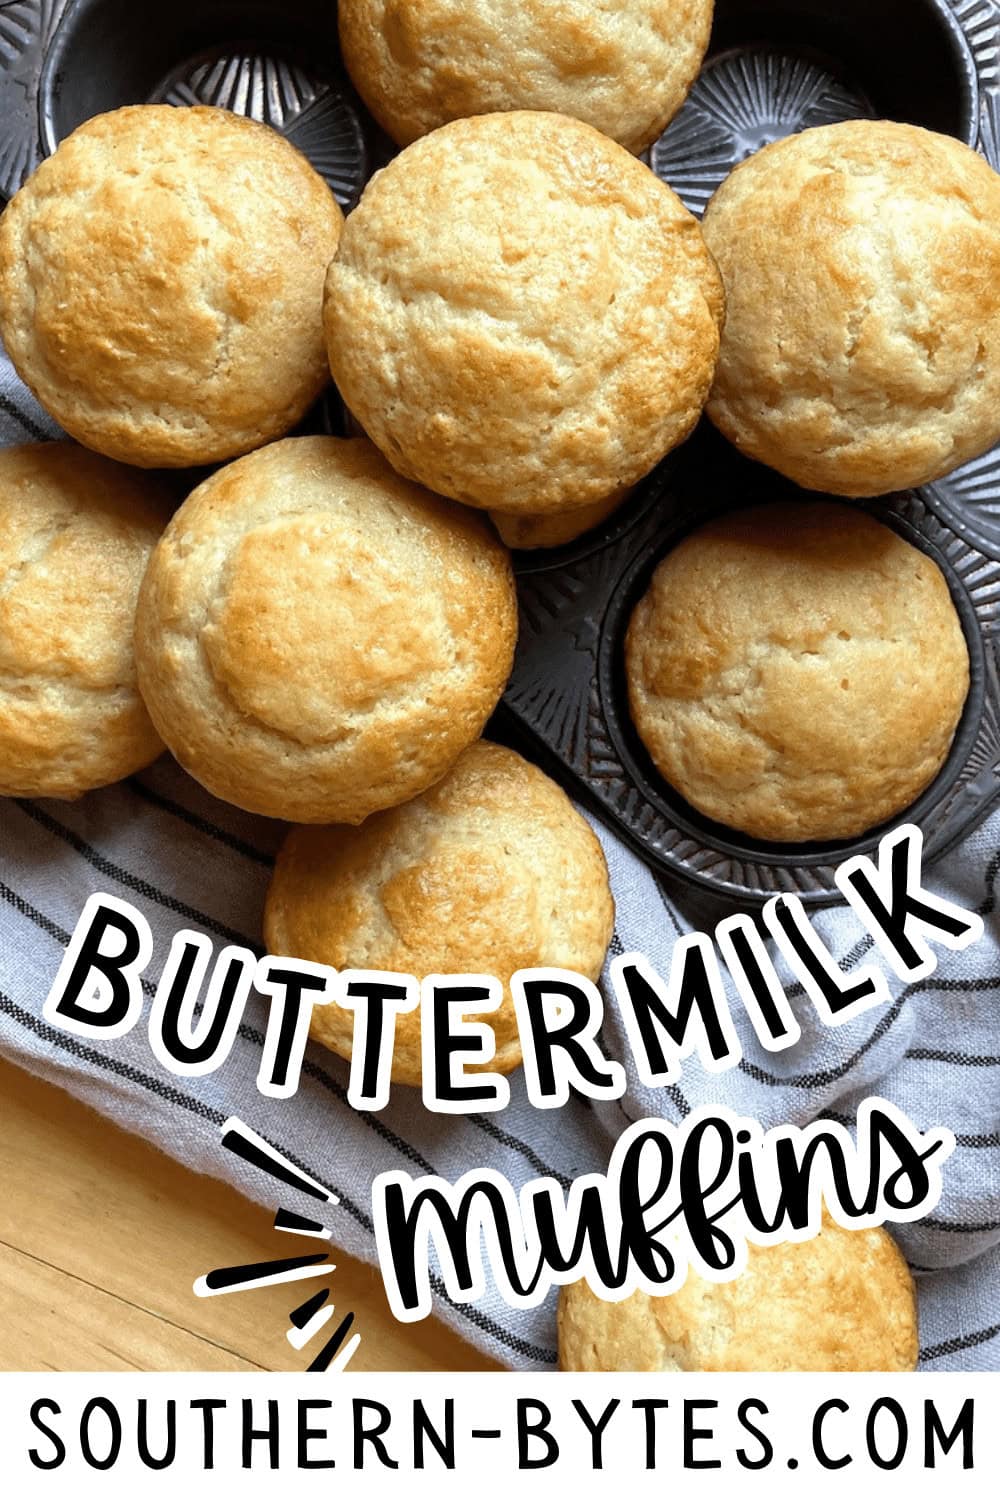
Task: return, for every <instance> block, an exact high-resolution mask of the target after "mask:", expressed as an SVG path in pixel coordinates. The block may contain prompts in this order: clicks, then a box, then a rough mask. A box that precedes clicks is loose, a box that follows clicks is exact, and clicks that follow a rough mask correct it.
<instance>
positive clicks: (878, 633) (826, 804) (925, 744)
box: [625, 500, 969, 841]
mask: <svg viewBox="0 0 1000 1500" xmlns="http://www.w3.org/2000/svg"><path fill="white" fill-rule="evenodd" d="M625 656H626V671H627V676H628V687H629V701H630V705H631V710H632V718H633V720H634V722H635V725H636V728H637V729H638V731H639V734H640V736H641V738H642V740H643V742H644V744H645V746H646V749H647V750H648V751H649V753H650V755H651V757H652V759H653V761H654V762H655V764H656V766H657V767H658V768H659V770H660V772H661V773H662V774H663V776H665V777H666V779H667V781H669V782H670V783H671V784H672V785H673V786H674V787H676V788H677V790H678V791H679V792H680V793H681V794H682V795H683V796H684V797H686V798H687V800H688V801H689V802H690V803H691V804H692V806H694V807H696V808H698V809H699V811H701V812H703V813H705V814H706V815H707V816H708V817H710V818H714V819H716V821H718V822H720V823H726V824H728V825H729V826H730V827H732V828H738V829H741V830H742V831H743V832H744V833H749V834H752V835H753V836H754V837H756V838H762V839H776V840H779V841H780V840H788V841H801V840H810V839H816V840H820V839H845V838H850V837H852V836H854V835H857V834H860V833H863V832H864V831H865V830H866V829H869V828H874V827H876V826H877V825H878V824H879V823H883V822H885V821H886V820H887V819H889V818H891V817H893V816H894V815H895V814H896V813H899V812H901V811H902V810H903V809H904V808H906V807H908V806H909V805H910V803H911V802H913V800H914V799H915V798H916V797H917V796H918V795H919V794H920V793H921V792H922V791H923V790H924V788H925V787H926V786H927V785H928V784H929V783H930V782H931V781H932V780H933V779H934V777H935V776H936V775H937V773H938V771H939V770H940V769H941V766H942V765H943V764H944V761H945V759H946V757H947V755H948V750H949V747H950V746H951V742H952V739H953V737H954V734H955V729H956V726H957V725H958V721H959V719H960V717H961V713H962V707H963V705H964V703H965V698H966V694H967V692H968V688H969V654H968V648H967V646H966V642H965V636H964V634H963V632H962V626H961V623H960V621H959V618H958V614H957V612H956V609H955V606H954V603H953V602H952V599H951V595H950V593H949V591H948V585H947V583H946V582H945V579H944V576H943V574H942V573H941V571H940V569H939V568H938V567H937V565H936V564H935V563H934V562H932V561H931V559H930V558H929V557H927V556H925V554H924V553H922V552H918V551H917V549H916V548H915V547H912V546H911V545H910V544H909V542H905V541H904V540H903V538H902V537H901V536H899V535H898V534H897V533H896V532H894V531H891V530H890V529H889V528H888V527H887V526H883V525H882V524H881V523H880V522H878V521H874V520H872V518H871V516H869V515H867V514H865V513H864V512H863V511H860V510H854V509H852V508H851V507H850V506H847V505H838V504H836V503H834V502H832V501H821V500H814V501H807V502H803V503H801V504H794V503H793V504H780V505H766V506H761V507H759V508H757V509H753V510H747V511H740V512H737V513H736V514H733V515H727V516H723V517H722V518H720V519H719V520H715V521H712V522H710V523H709V524H708V525H706V526H703V527H702V528H701V529H700V530H698V531H696V532H694V533H693V534H692V535H690V536H688V537H686V538H685V539H684V540H683V541H682V542H681V543H680V544H679V545H678V546H677V547H675V548H674V549H673V551H671V552H670V553H668V555H667V556H666V557H665V558H664V559H663V561H662V562H661V563H660V565H659V567H658V568H657V569H656V572H655V573H654V575H653V580H652V583H651V584H650V587H649V591H648V593H647V594H646V595H645V597H644V598H643V599H642V600H641V601H640V603H639V605H638V606H637V608H636V610H635V612H634V614H633V616H632V620H631V623H630V624H629V629H628V635H627V638H626V647H625Z"/></svg>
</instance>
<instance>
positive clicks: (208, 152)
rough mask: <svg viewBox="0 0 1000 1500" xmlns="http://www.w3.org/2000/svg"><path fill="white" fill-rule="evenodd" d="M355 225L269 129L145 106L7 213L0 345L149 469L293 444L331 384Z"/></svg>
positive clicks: (84, 141) (82, 134) (58, 414)
mask: <svg viewBox="0 0 1000 1500" xmlns="http://www.w3.org/2000/svg"><path fill="white" fill-rule="evenodd" d="M342 222H343V216H342V215H341V212H340V209H339V208H338V206H337V203H336V200H335V199H334V197H333V195H332V194H331V192H330V190H329V188H328V187H327V186H326V184H325V183H324V182H323V180H322V178H321V177H319V175H318V174H317V173H316V172H314V171H313V169H312V167H311V166H310V165H309V163H308V162H307V161H306V159H305V157H304V156H301V155H300V154H299V152H298V151H296V150H295V148H294V147H293V146H291V145H289V144H288V142H287V141H285V140H283V139H282V138H281V136H279V135H278V134H277V133H276V132H275V131H273V130H271V129H269V127H268V126H266V125H259V124H257V123H255V122H254V121H252V120H247V119H244V118H242V117H240V116H238V115H234V114H230V113H228V112H227V111H226V110H222V109H205V108H201V107H197V108H190V109H174V108H171V107H170V106H168V105H137V106H134V107H129V108H126V109H118V110H115V111H113V112H112V113H111V114H106V115H98V116H97V117H96V118H95V119H92V120H88V121H87V123H86V124H85V125H81V126H80V128H79V129H78V130H76V131H74V133H73V134H72V135H71V136H69V137H68V139H67V140H65V141H63V143H62V145H61V146H60V147H59V149H58V150H57V151H56V152H55V154H54V155H53V156H51V157H49V159H48V160H47V161H44V162H42V164H41V166H40V167H39V168H38V170H37V172H35V174H34V175H33V176H32V177H31V178H30V179H29V180H28V182H27V183H26V184H25V186H24V187H23V188H22V189H21V191H20V192H19V193H18V194H17V195H16V197H15V198H13V199H12V201H11V203H10V204H9V206H8V207H7V209H6V211H5V212H4V214H3V217H2V219H0V334H2V337H3V340H4V343H5V344H6V346H7V351H8V353H9V354H10V357H11V359H12V361H13V363H14V365H15V366H16V368H17V371H18V374H19V375H20V376H21V378H22V379H23V380H24V381H25V382H26V383H27V384H28V385H29V386H30V387H31V389H32V390H33V391H34V393H35V395H36V396H37V397H38V399H39V401H40V402H41V403H42V405H43V406H44V407H45V408H46V409H47V410H48V411H49V412H51V414H52V415H53V416H54V417H55V418H56V420H57V421H58V422H59V423H60V424H61V425H62V426H63V427H64V428H65V429H66V431H67V432H69V433H70V434H71V435H72V436H73V437H75V438H78V439H79V440H80V442H81V443H86V444H87V446H88V447H89V448H94V449H96V450H97V451H98V452H99V453H104V454H107V455H108V456H109V457H111V458H116V459H121V460H123V461H124V462H126V463H131V464H137V465H139V466H140V467H143V468H151V467H156V466H164V467H169V466H184V465H187V464H207V463H215V462H217V461H218V460H221V459H227V458H232V457H233V456H234V455H235V454H238V453H245V452H246V451H247V450H249V449H251V448H257V447H259V446H260V445H261V444H262V443H266V442H268V441H269V440H270V439H271V438H275V437H279V436H280V435H281V434H282V433H284V432H287V431H288V430H289V428H291V427H293V426H294V425H295V424H296V422H298V421H299V420H300V418H301V417H302V416H303V414H304V413H305V411H306V409H307V408H308V407H309V406H310V405H311V404H312V402H313V401H314V400H315V399H316V397H317V396H318V395H319V393H320V391H321V390H322V388H323V386H324V384H325V383H326V379H327V368H326V358H325V353H324V347H323V329H322V297H323V278H324V275H325V272H326V267H327V265H328V263H329V261H330V259H331V257H332V255H333V252H334V251H335V249H336V248H337V240H338V238H339V235H340V227H341V224H342Z"/></svg>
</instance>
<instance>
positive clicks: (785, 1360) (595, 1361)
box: [559, 1218, 917, 1373]
mask: <svg viewBox="0 0 1000 1500" xmlns="http://www.w3.org/2000/svg"><path fill="white" fill-rule="evenodd" d="M916 1363H917V1308H916V1293H915V1291H914V1286H913V1280H912V1278H911V1276H910V1272H909V1269H908V1268H907V1265H906V1262H905V1260H904V1259H903V1257H902V1255H901V1254H900V1252H899V1250H898V1249H897V1247H896V1245H895V1243H894V1241H893V1240H892V1238H891V1237H890V1236H889V1235H888V1234H887V1233H886V1231H885V1230H884V1229H842V1228H841V1227H840V1225H839V1224H837V1223H835V1222H834V1221H833V1220H832V1219H830V1218H827V1219H826V1220H825V1221H824V1225H823V1229H822V1231H821V1232H820V1233H819V1234H818V1235H817V1236H816V1237H815V1238H814V1239H811V1240H806V1241H804V1242H803V1243H802V1244H787V1245H769V1246H767V1247H762V1246H758V1245H750V1246H749V1259H748V1262H747V1266H746V1269H745V1270H744V1271H743V1273H742V1275H740V1276H738V1277H737V1278H736V1279H735V1280H734V1281H725V1282H712V1281H706V1280H705V1279H704V1278H703V1277H701V1276H698V1275H696V1274H695V1272H694V1271H690V1272H689V1273H688V1276H687V1280H686V1281H685V1282H684V1285H683V1286H682V1287H680V1288H679V1290H678V1291H676V1292H673V1293H671V1294H670V1295H669V1296H666V1297H650V1296H648V1295H647V1293H645V1292H634V1293H633V1294H632V1296H631V1297H626V1299H625V1301H624V1302H617V1303H615V1302H603V1301H602V1300H601V1299H600V1298H598V1297H595V1295H594V1293H593V1292H592V1291H591V1290H590V1288H589V1286H588V1285H587V1284H586V1282H584V1281H578V1282H576V1283H575V1284H574V1285H573V1286H569V1287H565V1288H564V1289H563V1292H562V1295H561V1297H560V1299H559V1365H560V1368H561V1369H563V1370H576V1371H580V1370H605V1371H609V1372H612V1373H613V1372H617V1371H628V1370H635V1371H642V1372H647V1371H648V1372H654V1371H665V1370H672V1371H678V1370H712V1371H721V1370H738V1371H756V1372H759V1373H765V1372H770V1371H789V1370H826V1371H837V1372H840V1371H847V1370H885V1371H893V1372H895V1371H899V1370H912V1369H914V1368H915V1367H916Z"/></svg>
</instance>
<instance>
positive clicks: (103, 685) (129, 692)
mask: <svg viewBox="0 0 1000 1500" xmlns="http://www.w3.org/2000/svg"><path fill="white" fill-rule="evenodd" d="M168 515H169V506H168V503H167V497H166V495H165V494H164V493H163V491H162V490H161V488H160V486H159V485H158V484H157V483H156V482H155V481H154V480H153V479H152V478H151V477H150V476H147V475H144V474H136V473H133V472H132V471H130V470H129V469H125V468H122V467H120V466H119V465H118V464H113V463H111V462H110V460H108V459H106V458H98V456H97V454H96V453H88V452H87V451H86V450H85V449H82V448H78V447H77V446H76V444H75V443H26V444H23V445H22V446H19V447H14V448H2V449H0V796H4V797H79V796H80V795H81V793H83V792H87V791H90V790H91V789H92V788H93V787H98V786H108V785H109V784H110V783H111V782H113V781H119V780H121V778H122V777H123V776H130V775H131V774H132V772H133V771H138V770H139V769H140V768H141V767H142V766H146V765H148V764H149V763H150V761H153V760H155V759H156V757H157V756H158V755H159V754H160V752H161V751H162V749H163V745H162V743H161V742H160V739H159V737H158V735H157V733H156V731H155V729H154V728H153V725H152V723H151V722H150V718H149V715H148V713H147V712H146V709H145V708H144V706H143V702H142V699H141V698H140V697H139V690H138V687H137V686H136V672H135V658H134V655H133V651H132V626H133V622H134V619H135V601H136V595H137V594H138V592H139V584H140V582H141V580H142V575H143V573H144V572H145V569H146V564H147V562H148V561H149V557H150V554H151V553H152V551H153V548H154V547H155V545H156V541H157V538H158V536H159V535H160V532H161V531H162V530H163V526H164V524H165V522H166V519H167V516H168Z"/></svg>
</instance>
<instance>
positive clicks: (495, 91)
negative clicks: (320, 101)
mask: <svg viewBox="0 0 1000 1500" xmlns="http://www.w3.org/2000/svg"><path fill="white" fill-rule="evenodd" d="M337 15H338V20H339V24H340V45H341V50H342V51H343V54H344V61H345V63H346V64H347V68H348V71H349V72H350V75H351V78H352V79H353V81H354V83H355V85H356V87H357V89H358V92H359V93H360V94H361V96H362V98H363V99H364V100H365V103H366V104H367V105H368V107H369V109H370V110H371V112H372V114H373V115H374V116H375V118H376V119H377V120H378V121H379V123H380V124H381V125H382V126H383V127H384V128H385V129H386V130H388V132H389V134H390V135H391V136H392V137H393V138H394V140H397V141H398V142H399V144H400V145H401V146H405V145H408V144H409V143H410V142H411V141H415V140H416V139H417V137H418V136H421V135H426V134H427V132H428V131H429V130H434V129H435V128H436V127H437V126H438V125H444V124H445V123H446V121H448V120H459V119H464V118H465V117H466V116H468V115H485V114H490V113H492V112H493V111H495V110H511V109H548V110H557V111H559V112H560V113H561V114H567V115H573V116H574V117H575V118H576V119H579V120H586V121H587V123H588V124H589V125H594V126H596V128H597V129H598V130H601V131H603V132H604V134H605V135H608V136H610V137H611V138H612V140H616V141H619V142H620V143H621V145H623V146H626V147H627V148H628V149H629V150H630V151H637V152H638V151H643V150H645V148H646V147H647V146H649V145H651V144H652V143H653V141H655V140H656V138H657V136H658V135H660V133H661V131H662V130H663V129H664V128H665V126H666V124H667V122H668V121H669V120H671V119H672V118H673V116H674V115H675V114H676V113H677V111H678V110H679V109H680V107H681V105H682V104H683V103H684V100H685V98H686V97H687V92H688V89H689V88H690V87H691V84H692V83H693V82H694V79H695V76H696V74H697V72H698V69H699V68H700V66H701V61H702V58H703V57H704V55H705V49H706V47H707V46H708V38H709V33H710V31H711V29H712V0H630V3H629V4H628V5H627V6H617V5H608V4H607V3H606V0H530V3H527V4H526V3H525V0H516V3H515V0H476V3H475V4H472V5H470V4H469V0H340V5H339V7H338V12H337ZM445 38H446V41H445V42H444V44H442V40H443V39H445Z"/></svg>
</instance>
